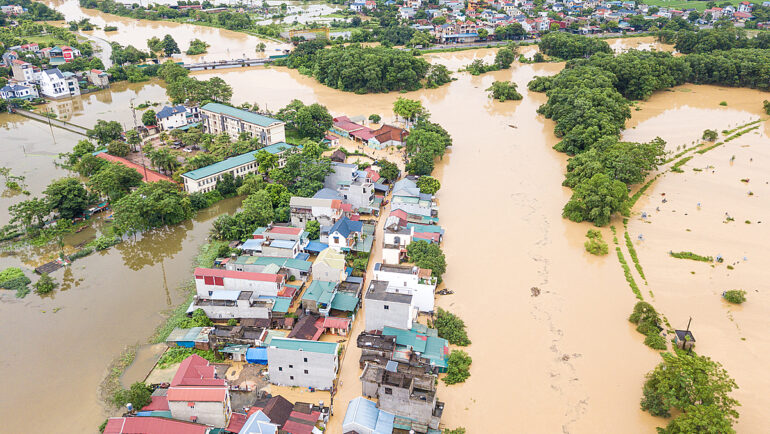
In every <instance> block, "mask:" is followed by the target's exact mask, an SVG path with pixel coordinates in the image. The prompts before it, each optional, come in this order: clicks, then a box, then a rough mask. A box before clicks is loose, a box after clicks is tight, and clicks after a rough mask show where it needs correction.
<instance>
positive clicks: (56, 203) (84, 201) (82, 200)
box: [43, 178, 89, 219]
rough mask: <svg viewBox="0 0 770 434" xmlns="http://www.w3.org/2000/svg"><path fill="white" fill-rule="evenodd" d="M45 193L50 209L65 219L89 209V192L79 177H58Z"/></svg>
mask: <svg viewBox="0 0 770 434" xmlns="http://www.w3.org/2000/svg"><path fill="white" fill-rule="evenodd" d="M43 193H44V194H45V196H46V200H47V201H48V205H49V207H50V209H51V210H54V211H56V212H57V213H59V216H60V217H61V218H63V219H73V218H75V217H78V216H80V215H81V214H83V211H85V210H86V209H88V205H89V201H88V192H87V191H86V188H85V187H84V186H83V184H82V183H81V182H80V180H78V179H77V178H62V179H57V180H56V181H53V182H52V183H50V184H48V187H46V189H45V191H44V192H43Z"/></svg>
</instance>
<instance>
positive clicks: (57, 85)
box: [0, 43, 110, 100]
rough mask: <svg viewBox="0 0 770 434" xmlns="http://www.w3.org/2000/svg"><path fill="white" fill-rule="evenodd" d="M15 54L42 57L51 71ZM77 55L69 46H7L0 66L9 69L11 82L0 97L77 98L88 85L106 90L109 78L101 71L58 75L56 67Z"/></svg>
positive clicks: (14, 98)
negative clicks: (41, 47)
mask: <svg viewBox="0 0 770 434" xmlns="http://www.w3.org/2000/svg"><path fill="white" fill-rule="evenodd" d="M19 53H22V55H24V54H34V55H36V56H38V57H40V58H45V59H46V60H47V61H48V64H49V65H50V66H51V68H49V69H41V68H39V67H37V66H35V65H33V64H31V63H29V62H27V61H25V60H23V58H22V57H23V56H20V55H19ZM79 56H80V51H79V50H78V49H77V48H73V47H69V46H61V47H59V46H56V47H48V48H43V49H40V48H39V46H38V44H36V43H32V44H24V45H20V46H15V47H10V48H9V49H8V51H6V52H5V53H4V54H3V56H2V64H3V65H4V66H5V67H7V68H10V70H11V79H10V80H9V81H8V83H7V84H6V85H5V86H4V87H3V88H2V89H0V97H2V98H3V99H6V100H31V99H34V98H39V97H44V98H50V99H62V98H69V97H72V96H77V95H80V94H81V89H85V88H88V87H89V86H92V87H96V88H101V89H103V88H106V87H109V85H110V77H109V74H107V73H106V72H104V71H101V70H98V69H92V70H89V71H84V72H77V73H73V72H62V71H61V70H59V68H58V67H56V65H61V64H64V63H67V62H70V61H72V59H74V58H76V57H79Z"/></svg>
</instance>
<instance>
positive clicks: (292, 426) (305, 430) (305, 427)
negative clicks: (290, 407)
mask: <svg viewBox="0 0 770 434" xmlns="http://www.w3.org/2000/svg"><path fill="white" fill-rule="evenodd" d="M314 426H315V425H310V424H306V423H302V422H296V421H293V420H287V421H286V423H285V424H284V425H283V426H282V427H281V429H282V430H284V431H286V432H288V433H290V434H310V433H312V432H313V427H314Z"/></svg>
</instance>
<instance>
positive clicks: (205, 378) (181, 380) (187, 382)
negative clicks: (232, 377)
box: [166, 354, 232, 428]
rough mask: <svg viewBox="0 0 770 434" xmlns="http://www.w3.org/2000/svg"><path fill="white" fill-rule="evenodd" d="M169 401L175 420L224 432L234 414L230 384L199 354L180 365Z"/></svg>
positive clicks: (172, 384)
mask: <svg viewBox="0 0 770 434" xmlns="http://www.w3.org/2000/svg"><path fill="white" fill-rule="evenodd" d="M166 397H167V398H168V407H169V410H170V411H171V417H172V418H174V419H179V420H184V421H190V422H196V423H200V424H204V425H211V426H214V427H216V428H224V427H226V426H227V423H228V422H229V420H230V415H231V414H232V409H231V408H230V391H229V388H228V386H227V382H226V381H225V379H223V378H217V373H216V369H214V367H213V366H211V365H210V364H209V362H208V361H207V360H206V359H204V358H203V357H201V356H199V355H197V354H193V355H192V356H190V357H188V358H186V359H184V361H183V362H182V364H181V365H179V369H178V370H177V371H176V374H175V375H174V378H173V379H172V380H171V385H170V386H169V388H168V393H167V394H166Z"/></svg>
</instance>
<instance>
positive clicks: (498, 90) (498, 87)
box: [487, 81, 524, 102]
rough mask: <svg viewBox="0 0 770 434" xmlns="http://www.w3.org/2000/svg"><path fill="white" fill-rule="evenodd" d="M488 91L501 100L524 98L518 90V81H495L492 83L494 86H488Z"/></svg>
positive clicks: (491, 96) (490, 95)
mask: <svg viewBox="0 0 770 434" xmlns="http://www.w3.org/2000/svg"><path fill="white" fill-rule="evenodd" d="M487 92H489V97H490V98H494V99H496V100H498V101H500V102H505V101H518V100H520V99H522V98H524V97H523V96H521V94H520V93H519V92H518V91H517V90H516V83H514V82H512V81H495V82H494V83H492V86H490V87H488V88H487Z"/></svg>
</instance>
